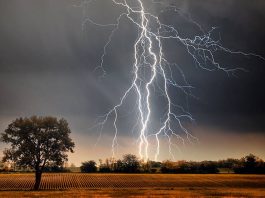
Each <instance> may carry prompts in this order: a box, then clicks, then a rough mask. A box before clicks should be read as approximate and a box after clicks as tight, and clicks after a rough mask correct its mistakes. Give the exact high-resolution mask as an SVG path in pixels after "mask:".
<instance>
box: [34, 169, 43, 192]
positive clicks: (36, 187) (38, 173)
mask: <svg viewBox="0 0 265 198" xmlns="http://www.w3.org/2000/svg"><path fill="white" fill-rule="evenodd" d="M41 175H42V171H41V170H36V172H35V184H34V190H39V187H40V182H41Z"/></svg>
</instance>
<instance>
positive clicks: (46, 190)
mask: <svg viewBox="0 0 265 198" xmlns="http://www.w3.org/2000/svg"><path fill="white" fill-rule="evenodd" d="M33 184H34V174H0V190H1V191H0V197H142V196H145V197H265V175H235V174H214V175H211V174H204V175H198V174H196V175H195V174H185V175H184V174H174V175H173V174H83V173H62V174H43V177H42V182H41V187H40V189H41V191H30V190H31V189H32V187H33Z"/></svg>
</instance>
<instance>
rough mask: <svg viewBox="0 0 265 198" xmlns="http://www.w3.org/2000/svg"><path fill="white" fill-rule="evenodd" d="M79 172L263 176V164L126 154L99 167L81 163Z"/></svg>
mask: <svg viewBox="0 0 265 198" xmlns="http://www.w3.org/2000/svg"><path fill="white" fill-rule="evenodd" d="M80 169H81V172H103V173H111V172H113V173H201V174H204V173H219V172H220V171H221V172H226V173H247V174H251V173H253V174H265V162H264V161H263V160H262V159H260V158H258V157H257V156H255V155H253V154H249V155H247V156H245V157H243V158H241V159H232V158H228V159H226V160H219V161H201V162H195V161H176V162H173V161H169V160H167V161H163V162H155V161H147V162H144V161H141V160H139V159H138V158H137V157H136V156H135V155H132V154H127V155H124V156H123V159H121V160H120V159H119V160H115V159H113V158H110V159H106V160H105V162H103V161H102V160H99V165H97V164H96V162H95V161H93V160H90V161H86V162H83V163H82V166H81V167H80Z"/></svg>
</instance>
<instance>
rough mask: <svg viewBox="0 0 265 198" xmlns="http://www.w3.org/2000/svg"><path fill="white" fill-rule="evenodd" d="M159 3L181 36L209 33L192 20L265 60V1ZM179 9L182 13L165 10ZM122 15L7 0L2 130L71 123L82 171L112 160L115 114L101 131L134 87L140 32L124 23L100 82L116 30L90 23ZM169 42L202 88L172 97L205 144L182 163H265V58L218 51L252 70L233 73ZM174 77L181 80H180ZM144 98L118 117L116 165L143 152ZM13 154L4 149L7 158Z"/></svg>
mask: <svg viewBox="0 0 265 198" xmlns="http://www.w3.org/2000/svg"><path fill="white" fill-rule="evenodd" d="M128 2H129V3H130V4H132V5H133V3H135V1H133V0H130V1H128ZM157 2H160V3H163V4H162V5H163V6H161V4H159V3H152V1H149V0H147V1H144V6H145V7H146V9H148V11H150V12H151V13H152V14H154V15H156V16H159V19H160V20H161V21H162V22H163V23H165V24H170V25H172V26H174V27H175V28H176V29H177V30H178V32H179V35H181V36H182V37H185V38H194V36H195V35H198V34H200V35H201V34H202V32H201V30H200V28H198V26H196V25H195V24H194V23H191V22H190V21H189V20H188V19H192V20H193V21H195V22H196V23H197V24H200V26H201V29H203V30H204V31H205V32H207V31H210V30H211V28H212V27H217V28H216V30H215V31H214V33H213V37H215V38H218V39H220V41H221V43H222V45H223V46H224V47H226V48H229V49H231V50H235V51H242V52H246V53H255V54H258V55H260V56H262V57H265V48H264V46H263V45H264V43H265V37H264V35H265V26H264V20H265V12H264V10H265V2H264V1H262V0H252V1H249V0H214V1H212V0H170V1H169V0H164V1H162V0H161V1H157ZM172 5H174V6H175V7H176V8H178V10H179V13H182V15H180V14H179V13H176V12H173V11H172V10H167V9H166V8H167V7H169V6H172ZM162 8H163V9H164V11H163V12H161V10H162ZM121 12H122V8H120V7H119V6H115V5H114V4H113V3H111V1H105V0H98V1H91V3H89V4H86V3H85V1H80V0H79V1H73V0H58V1H52V0H46V1H41V0H24V1H19V0H9V1H4V0H0V43H1V45H0V92H1V94H0V131H2V132H3V131H4V130H5V128H6V127H7V125H8V124H9V123H10V122H11V121H12V120H14V119H15V118H17V117H28V116H31V115H39V116H46V115H51V116H57V117H59V118H61V117H63V118H65V119H67V121H68V123H69V125H70V128H71V130H72V134H71V137H72V138H73V140H74V142H75V144H76V148H75V153H74V154H70V155H69V160H70V162H72V163H75V164H77V165H79V164H80V162H82V161H86V160H90V159H94V160H96V161H97V160H98V159H100V158H101V159H105V158H106V157H111V155H112V153H111V144H112V138H113V135H114V129H113V126H112V121H113V117H111V118H110V121H108V122H107V123H106V125H105V126H104V128H103V130H102V133H101V134H100V133H99V131H97V130H96V128H95V127H94V128H93V126H95V124H96V122H97V121H98V120H99V118H100V116H102V115H104V114H105V113H107V112H108V111H109V110H110V109H111V108H112V107H113V106H114V105H116V104H117V103H118V102H119V100H120V98H121V97H122V95H123V93H124V91H125V90H126V89H128V87H129V86H130V83H131V81H132V65H133V44H134V42H135V40H136V38H137V29H136V28H135V26H134V25H133V24H132V23H131V22H130V21H129V20H128V19H122V20H121V22H120V26H119V29H118V30H117V31H115V34H114V35H113V37H112V41H111V43H110V45H109V46H108V47H107V50H106V52H107V54H106V56H105V59H104V68H105V70H106V75H105V77H104V78H101V75H102V72H101V71H100V70H95V68H97V66H99V65H100V61H101V56H102V53H103V48H104V45H105V44H106V42H108V36H109V35H110V33H111V31H112V28H111V27H99V26H96V25H95V24H92V23H90V22H89V21H86V19H87V18H90V19H93V21H94V22H97V23H101V24H109V23H115V22H116V19H117V17H118V16H119V15H120V13H121ZM164 45H165V48H164V50H165V54H166V56H167V59H168V60H170V61H172V62H176V63H177V64H178V65H179V66H180V67H181V69H182V70H183V71H184V73H185V77H186V79H187V80H188V82H189V83H190V84H191V85H192V86H193V87H194V88H193V89H192V94H193V96H194V97H190V96H189V97H185V96H184V95H183V93H180V92H179V91H175V90H170V93H171V94H172V98H173V102H174V103H178V104H181V105H183V106H184V107H185V109H187V110H188V111H189V112H190V113H191V114H192V115H193V118H194V119H195V122H193V123H189V122H185V121H184V124H185V127H187V128H188V129H189V131H190V132H191V133H192V134H193V135H194V136H196V137H197V138H198V140H199V141H198V142H195V143H187V144H185V146H183V145H181V144H180V146H179V147H175V148H174V149H173V151H172V152H173V153H174V156H175V159H176V160H182V159H185V160H218V159H225V158H227V157H235V158H240V157H243V156H244V155H247V154H249V153H253V154H255V155H257V156H259V157H261V158H263V159H265V104H264V101H265V91H264V75H265V61H264V60H262V59H261V58H259V57H255V56H243V55H238V54H229V53H220V54H217V56H216V57H217V58H216V60H217V61H218V62H219V63H220V64H221V65H225V66H227V67H229V68H230V67H231V68H233V67H240V68H244V69H245V70H246V71H238V72H236V76H233V75H227V73H225V72H223V71H220V70H219V71H212V72H209V71H205V70H203V69H200V68H198V67H196V65H195V64H194V62H193V61H192V59H191V58H190V57H189V56H188V55H187V53H186V51H185V49H184V48H183V47H182V46H181V45H180V44H179V43H177V42H176V43H175V42H173V41H171V40H170V41H165V43H164ZM173 75H175V76H174V78H177V79H178V78H179V73H174V72H173ZM154 93H155V91H154ZM135 100H136V99H135V97H134V96H133V95H130V97H129V98H128V99H127V100H126V102H125V107H124V108H122V109H121V111H120V112H119V115H120V118H121V120H120V121H119V122H118V126H119V136H118V144H119V146H118V147H117V158H119V157H121V156H122V155H123V154H126V153H133V154H138V146H137V144H138V143H137V131H134V132H133V133H132V127H133V125H134V124H135V121H136V120H135V118H134V116H133V115H134V112H133V110H131V109H133V106H134V105H135ZM156 100H157V101H156V103H155V105H154V106H153V107H152V108H153V110H154V112H155V115H154V118H156V117H159V116H161V115H160V114H159V112H162V109H163V108H164V104H163V103H162V102H161V101H160V99H159V97H157V98H156ZM154 125H155V123H154ZM161 140H162V141H161V153H160V155H159V158H158V159H159V160H160V161H161V160H165V159H170V158H171V156H170V155H169V152H168V141H167V140H166V138H165V137H161ZM151 143H153V144H154V142H152V141H151ZM5 147H7V145H5V144H3V143H0V151H1V152H2V151H3V149H4V148H5ZM151 149H153V147H152V146H151ZM0 155H1V154H0Z"/></svg>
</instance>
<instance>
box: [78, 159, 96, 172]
mask: <svg viewBox="0 0 265 198" xmlns="http://www.w3.org/2000/svg"><path fill="white" fill-rule="evenodd" d="M80 169H81V172H83V173H92V172H96V171H97V166H96V162H95V161H93V160H90V161H86V162H82V165H81V166H80Z"/></svg>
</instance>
